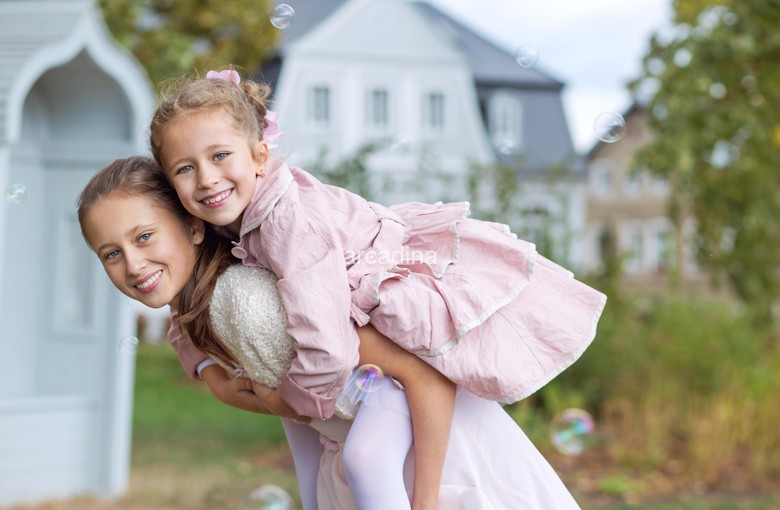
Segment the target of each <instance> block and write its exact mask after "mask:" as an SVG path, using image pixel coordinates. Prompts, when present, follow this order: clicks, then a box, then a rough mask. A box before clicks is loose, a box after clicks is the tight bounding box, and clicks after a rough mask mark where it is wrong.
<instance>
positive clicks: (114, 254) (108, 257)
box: [103, 250, 119, 260]
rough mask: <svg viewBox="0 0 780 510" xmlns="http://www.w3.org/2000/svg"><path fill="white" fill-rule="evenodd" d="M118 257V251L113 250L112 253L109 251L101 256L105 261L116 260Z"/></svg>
mask: <svg viewBox="0 0 780 510" xmlns="http://www.w3.org/2000/svg"><path fill="white" fill-rule="evenodd" d="M118 256H119V250H114V251H110V252H108V253H106V254H105V255H104V256H103V258H105V259H106V260H111V259H114V258H117V257H118Z"/></svg>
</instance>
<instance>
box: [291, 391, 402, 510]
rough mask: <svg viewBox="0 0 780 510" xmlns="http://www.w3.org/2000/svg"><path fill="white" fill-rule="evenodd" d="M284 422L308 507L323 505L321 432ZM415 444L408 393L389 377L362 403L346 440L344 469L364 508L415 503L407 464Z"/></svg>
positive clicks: (398, 509) (387, 509) (398, 508)
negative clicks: (406, 480) (406, 474)
mask: <svg viewBox="0 0 780 510" xmlns="http://www.w3.org/2000/svg"><path fill="white" fill-rule="evenodd" d="M330 421H333V420H330ZM282 425H283V426H284V430H285V433H286V434H287V440H288V442H289V443H290V449H291V451H292V454H293V458H294V461H295V473H296V475H297V477H298V485H299V487H300V492H301V501H302V502H303V510H318V508H319V507H318V505H317V476H318V471H319V459H320V457H321V456H322V453H323V446H322V445H321V444H320V440H319V437H320V432H319V431H318V430H315V429H314V428H312V427H311V426H308V425H301V424H298V423H295V422H293V421H291V420H288V419H282ZM325 425H326V426H327V422H325ZM319 428H320V429H322V427H319ZM326 435H327V432H326ZM411 446H412V424H411V418H410V415H409V404H408V402H407V400H406V393H405V392H404V391H402V390H400V389H399V388H397V387H396V386H395V385H394V384H393V383H392V381H390V380H389V379H384V380H383V381H382V384H381V385H380V387H379V389H378V390H377V391H376V392H374V393H371V394H370V395H368V397H367V399H366V401H365V402H363V404H362V405H361V407H360V410H359V411H358V413H357V417H356V418H355V421H354V423H353V424H352V426H351V428H350V429H349V434H348V435H347V438H346V441H345V442H344V450H343V463H344V465H343V467H344V473H345V475H346V478H347V481H348V482H349V487H350V490H351V492H352V495H353V496H354V498H355V502H356V504H357V507H358V508H359V509H360V510H364V509H365V510H368V509H370V510H405V509H410V508H411V504H410V502H409V495H408V494H407V491H406V486H405V484H404V463H405V461H406V457H407V453H408V452H409V448H410V447H411Z"/></svg>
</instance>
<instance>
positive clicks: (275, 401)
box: [252, 381, 311, 423]
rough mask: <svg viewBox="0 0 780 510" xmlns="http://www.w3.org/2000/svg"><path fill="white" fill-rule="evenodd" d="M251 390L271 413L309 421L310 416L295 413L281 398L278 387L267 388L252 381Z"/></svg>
mask: <svg viewBox="0 0 780 510" xmlns="http://www.w3.org/2000/svg"><path fill="white" fill-rule="evenodd" d="M252 390H253V391H254V393H255V395H257V398H258V399H259V400H260V401H261V402H262V403H263V405H265V407H266V408H267V409H268V411H269V412H270V413H271V414H275V415H276V416H280V417H282V418H292V419H293V420H296V421H299V422H302V423H310V422H311V418H309V417H308V416H301V415H299V414H298V413H296V412H295V411H294V410H293V408H292V407H290V406H289V405H288V404H287V402H285V401H284V399H282V397H281V395H279V390H278V389H275V388H269V387H268V386H263V385H262V384H260V383H256V382H254V381H252Z"/></svg>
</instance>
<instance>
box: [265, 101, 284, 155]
mask: <svg viewBox="0 0 780 510" xmlns="http://www.w3.org/2000/svg"><path fill="white" fill-rule="evenodd" d="M277 119H278V115H277V113H276V112H272V111H271V110H268V111H267V112H265V129H264V130H263V140H265V141H266V142H268V145H269V146H271V147H276V145H274V143H273V142H274V140H276V139H278V138H281V137H282V136H283V135H284V134H285V132H284V131H279V123H278V122H277Z"/></svg>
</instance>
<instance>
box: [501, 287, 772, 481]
mask: <svg viewBox="0 0 780 510" xmlns="http://www.w3.org/2000/svg"><path fill="white" fill-rule="evenodd" d="M777 338H778V335H777V331H776V330H769V329H762V328H760V327H758V326H756V325H755V323H754V322H753V321H751V317H750V314H749V313H748V312H747V311H746V310H744V309H740V308H738V307H736V306H735V305H734V304H733V303H731V302H729V301H727V300H719V299H715V298H707V297H701V296H696V297H690V296H685V295H674V296H670V295H667V296H663V297H655V298H647V297H623V298H621V297H619V296H618V299H617V300H612V301H611V302H608V303H607V307H606V309H605V312H604V315H603V317H602V319H601V321H600V323H599V327H598V333H597V336H596V339H595V340H594V342H593V344H592V345H591V347H590V348H589V349H588V350H587V351H586V352H585V354H584V355H583V356H582V358H581V359H580V360H579V361H578V362H577V363H576V364H575V365H574V366H572V367H571V368H570V369H568V370H567V371H565V372H564V373H563V374H561V375H560V376H559V377H558V378H557V379H556V380H555V381H553V382H552V383H551V384H550V385H548V386H547V387H545V388H544V389H543V390H542V391H541V392H540V393H539V395H538V396H536V397H535V399H536V401H535V404H531V405H530V406H529V405H526V407H532V408H533V407H534V405H535V407H536V413H537V414H540V413H541V414H546V415H547V416H551V415H553V414H554V413H556V412H558V411H559V410H560V409H561V408H563V407H581V408H583V409H586V410H588V411H590V412H591V413H593V414H594V415H595V417H596V420H597V423H598V425H599V430H600V435H601V441H600V443H599V444H600V445H601V448H603V449H604V450H605V453H606V454H607V455H608V456H609V458H610V459H611V460H612V461H614V462H616V463H617V464H618V465H623V466H625V467H632V468H640V469H647V470H648V471H650V470H659V469H660V470H663V469H666V468H669V467H670V466H672V465H674V466H675V467H674V469H675V470H677V471H679V470H681V469H682V471H683V472H685V476H689V477H690V478H691V481H692V483H698V484H704V485H706V486H712V487H714V486H716V485H719V484H723V483H731V484H733V485H739V487H733V488H736V489H749V488H758V487H761V486H762V485H765V484H767V483H769V482H770V481H771V480H773V479H774V480H776V479H777V476H778V475H780V456H778V455H776V453H775V452H777V451H780V434H778V433H777V430H778V429H777V423H780V406H777V405H776V399H777V395H778V392H780V347H779V346H778V342H777ZM517 412H518V411H515V416H517ZM527 416H528V413H527V412H525V413H524V414H523V416H522V417H521V419H526V418H527ZM520 423H521V424H522V423H523V422H522V421H520ZM532 430H533V429H532ZM735 474H738V476H734V475H735ZM721 486H722V485H721Z"/></svg>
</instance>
